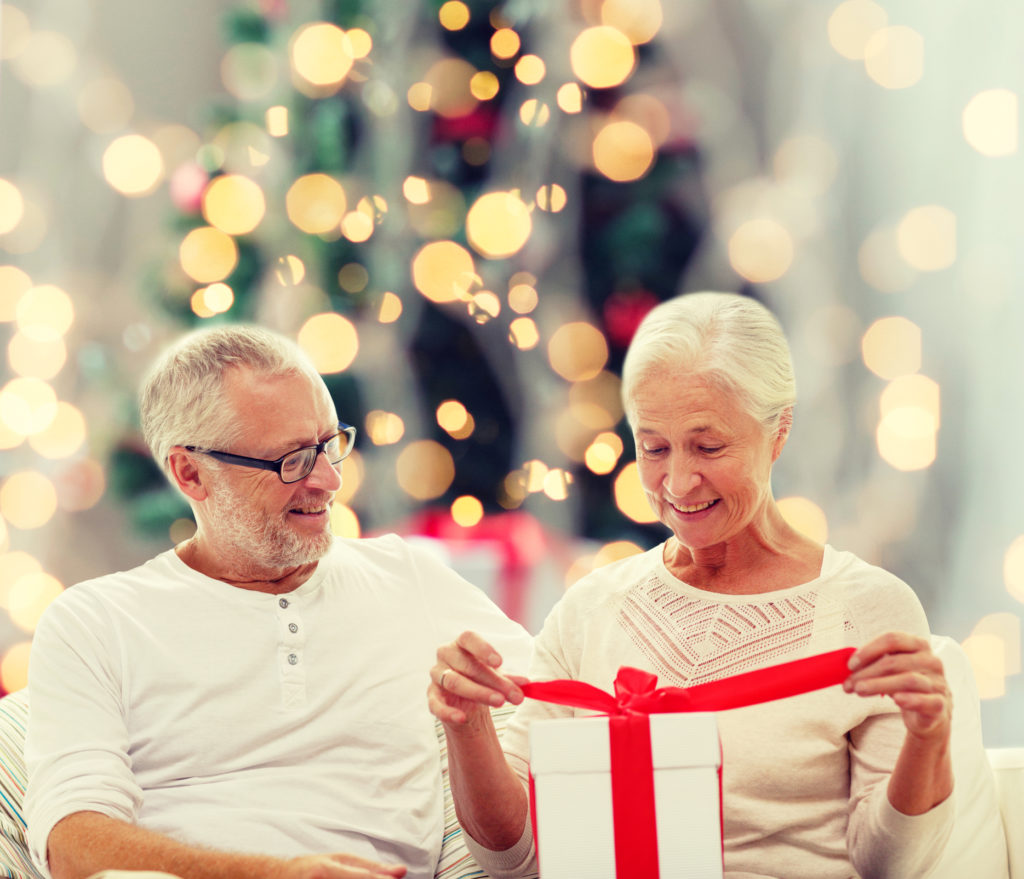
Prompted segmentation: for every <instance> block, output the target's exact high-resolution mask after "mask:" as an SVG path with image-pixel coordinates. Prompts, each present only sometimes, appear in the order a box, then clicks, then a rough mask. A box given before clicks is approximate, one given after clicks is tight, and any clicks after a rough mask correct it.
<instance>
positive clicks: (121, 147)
mask: <svg viewBox="0 0 1024 879" xmlns="http://www.w3.org/2000/svg"><path fill="white" fill-rule="evenodd" d="M163 173H164V160H163V156H161V155H160V150H159V149H158V148H157V145H156V144H155V143H153V141H151V140H150V139H149V138H147V137H143V136H142V135H141V134H126V135H124V136H123V137H119V138H117V139H116V140H114V141H112V142H111V144H110V145H109V146H108V147H107V148H106V150H104V152H103V176H104V178H105V179H106V181H107V183H109V184H110V185H111V186H112V187H113V188H114V189H116V190H117V191H118V192H120V193H121V194H122V195H126V196H142V195H148V194H149V193H151V192H152V191H153V190H154V189H156V187H157V186H158V185H159V183H160V181H161V180H162V179H163Z"/></svg>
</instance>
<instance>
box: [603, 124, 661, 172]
mask: <svg viewBox="0 0 1024 879" xmlns="http://www.w3.org/2000/svg"><path fill="white" fill-rule="evenodd" d="M593 157H594V166H595V167H596V168H597V170H598V171H600V172H601V173H602V174H604V175H605V176H606V177H607V178H609V179H610V180H615V181H617V182H620V183H622V182H626V181H630V180H639V179H640V178H641V177H643V176H644V174H646V173H647V172H648V170H649V169H650V167H651V164H652V163H653V162H654V143H653V141H652V140H651V136H650V135H649V134H648V133H647V131H646V130H645V129H644V128H641V127H640V126H639V125H637V124H636V123H635V122H630V121H629V120H628V119H623V120H619V121H615V122H609V123H608V124H607V125H605V126H603V127H602V128H601V130H600V131H598V133H597V136H596V137H595V138H594V146H593Z"/></svg>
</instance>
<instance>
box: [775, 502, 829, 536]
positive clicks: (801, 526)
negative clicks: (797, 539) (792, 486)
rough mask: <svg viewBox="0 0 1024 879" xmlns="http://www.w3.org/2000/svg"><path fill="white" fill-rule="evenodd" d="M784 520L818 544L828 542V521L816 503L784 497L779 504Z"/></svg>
mask: <svg viewBox="0 0 1024 879" xmlns="http://www.w3.org/2000/svg"><path fill="white" fill-rule="evenodd" d="M778 506H779V512H780V513H782V518H783V519H785V520H786V522H787V523H789V525H790V526H791V527H792V528H795V529H796V530H797V531H799V532H800V533H801V534H803V535H804V536H806V537H809V538H810V539H811V540H814V541H817V542H818V543H825V542H826V541H827V540H828V520H827V519H826V518H825V512H824V510H822V509H821V507H819V506H818V505H817V504H816V503H814V501H812V500H810V499H809V498H805V497H784V498H782V499H781V500H779V502H778Z"/></svg>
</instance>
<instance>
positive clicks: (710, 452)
mask: <svg viewBox="0 0 1024 879" xmlns="http://www.w3.org/2000/svg"><path fill="white" fill-rule="evenodd" d="M697 448H699V449H700V451H702V452H703V453H704V454H705V455H713V454H715V452H720V451H722V447H721V446H698V447H697Z"/></svg>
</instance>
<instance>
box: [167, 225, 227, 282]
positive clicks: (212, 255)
mask: <svg viewBox="0 0 1024 879" xmlns="http://www.w3.org/2000/svg"><path fill="white" fill-rule="evenodd" d="M178 257H179V259H180V260H181V267H182V269H183V270H184V272H185V274H186V275H188V276H189V277H190V278H192V279H194V280H196V281H198V282H199V283H200V284H210V283H213V282H214V281H221V280H223V279H224V278H226V277H227V276H228V275H230V274H231V272H233V271H234V269H235V266H236V265H237V264H238V245H237V244H235V239H234V238H232V237H231V236H230V235H228V234H226V233H224V232H221V231H220V229H215V228H213V227H212V226H201V227H200V228H198V229H193V230H192V231H191V232H189V233H188V235H186V236H185V240H184V241H182V242H181V247H179V248H178Z"/></svg>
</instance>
